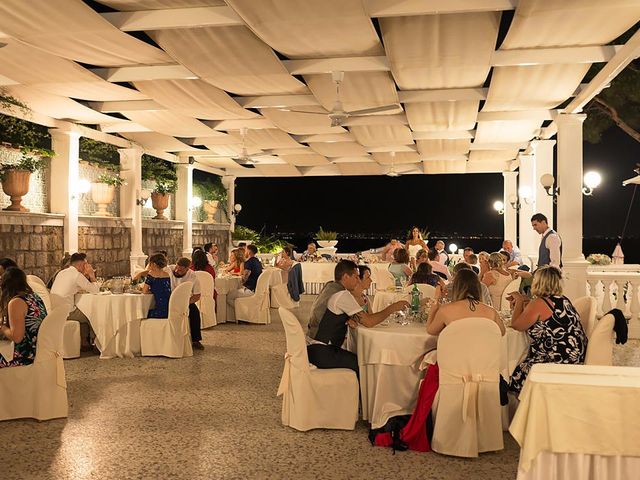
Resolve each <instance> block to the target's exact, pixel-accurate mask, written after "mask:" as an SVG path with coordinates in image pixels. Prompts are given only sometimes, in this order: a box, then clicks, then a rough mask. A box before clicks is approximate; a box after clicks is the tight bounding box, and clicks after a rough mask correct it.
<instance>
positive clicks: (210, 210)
mask: <svg viewBox="0 0 640 480" xmlns="http://www.w3.org/2000/svg"><path fill="white" fill-rule="evenodd" d="M202 206H203V208H204V211H205V213H206V214H207V219H206V220H205V223H216V220H215V218H214V217H215V215H216V212H217V211H218V207H219V206H220V202H219V201H218V200H205V201H204V203H203V204H202Z"/></svg>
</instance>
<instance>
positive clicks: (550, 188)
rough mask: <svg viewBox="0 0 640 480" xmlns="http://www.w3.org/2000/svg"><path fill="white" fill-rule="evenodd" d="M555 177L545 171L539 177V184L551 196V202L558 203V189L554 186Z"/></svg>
mask: <svg viewBox="0 0 640 480" xmlns="http://www.w3.org/2000/svg"><path fill="white" fill-rule="evenodd" d="M555 183H556V179H555V178H553V175H551V174H550V173H545V174H544V175H542V176H541V177H540V185H542V186H543V187H544V191H545V192H547V195H549V196H550V197H553V203H558V195H560V189H559V188H558V187H555V186H554V184H555Z"/></svg>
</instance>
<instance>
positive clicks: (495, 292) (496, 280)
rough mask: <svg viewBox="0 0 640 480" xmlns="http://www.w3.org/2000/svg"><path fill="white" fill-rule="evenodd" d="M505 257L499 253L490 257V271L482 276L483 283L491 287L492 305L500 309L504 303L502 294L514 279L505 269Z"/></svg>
mask: <svg viewBox="0 0 640 480" xmlns="http://www.w3.org/2000/svg"><path fill="white" fill-rule="evenodd" d="M503 266H504V257H503V256H502V255H501V254H499V253H498V252H493V253H492V254H491V255H489V271H488V272H486V273H485V274H484V275H483V276H482V283H484V284H485V285H486V286H487V287H489V293H490V294H491V303H492V304H493V305H494V306H495V307H496V308H500V302H501V301H502V292H504V289H505V288H506V287H507V285H509V282H511V280H512V279H513V277H512V276H511V273H509V272H508V271H506V270H505V269H504V268H503Z"/></svg>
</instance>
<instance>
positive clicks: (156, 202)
mask: <svg viewBox="0 0 640 480" xmlns="http://www.w3.org/2000/svg"><path fill="white" fill-rule="evenodd" d="M151 205H152V206H153V208H154V210H155V211H156V216H155V217H153V219H154V220H167V217H166V216H165V215H164V211H165V210H166V209H167V207H168V206H169V194H168V193H158V192H153V193H152V194H151Z"/></svg>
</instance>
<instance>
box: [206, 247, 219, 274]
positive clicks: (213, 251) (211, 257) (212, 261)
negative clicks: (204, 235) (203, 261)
mask: <svg viewBox="0 0 640 480" xmlns="http://www.w3.org/2000/svg"><path fill="white" fill-rule="evenodd" d="M204 253H206V254H207V261H208V262H209V265H211V266H212V267H213V268H217V267H218V245H216V244H215V243H205V244H204Z"/></svg>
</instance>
